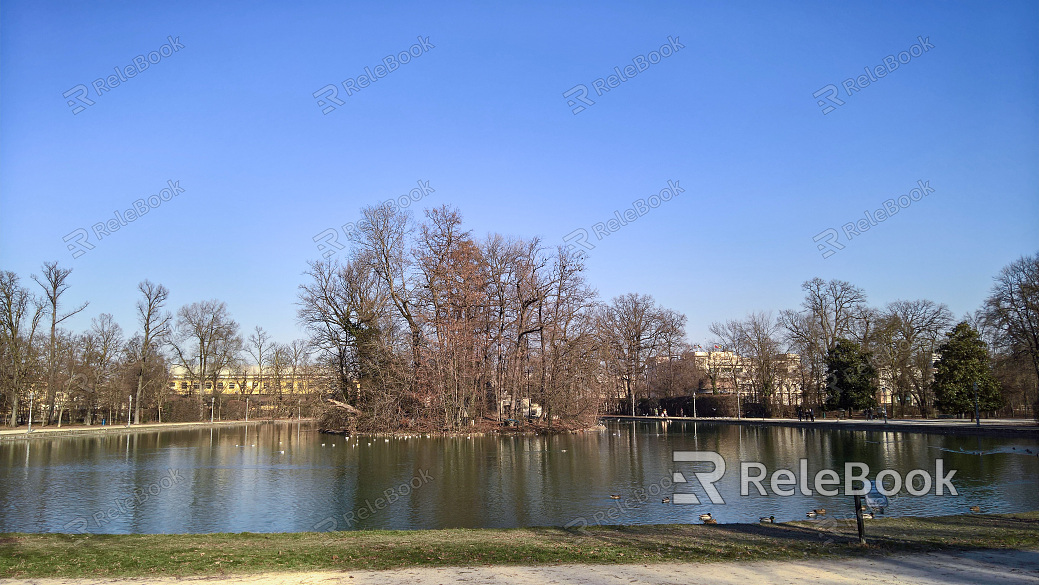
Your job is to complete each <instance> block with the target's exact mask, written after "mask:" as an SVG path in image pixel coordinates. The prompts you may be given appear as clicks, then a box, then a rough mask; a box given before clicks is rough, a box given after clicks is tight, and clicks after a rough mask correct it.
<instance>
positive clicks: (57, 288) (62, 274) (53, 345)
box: [32, 262, 89, 425]
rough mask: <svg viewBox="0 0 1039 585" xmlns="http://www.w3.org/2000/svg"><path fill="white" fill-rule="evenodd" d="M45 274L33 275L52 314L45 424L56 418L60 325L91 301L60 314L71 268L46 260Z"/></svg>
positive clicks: (43, 270)
mask: <svg viewBox="0 0 1039 585" xmlns="http://www.w3.org/2000/svg"><path fill="white" fill-rule="evenodd" d="M42 272H43V276H42V279H41V277H38V276H36V275H35V274H34V275H32V279H33V280H34V281H36V284H38V285H40V288H42V289H43V294H44V297H45V298H46V300H47V304H48V305H50V316H51V330H50V344H49V347H50V350H49V351H48V354H47V416H45V417H44V419H43V424H44V425H47V424H50V421H51V419H52V418H54V394H55V392H56V391H57V389H58V383H57V380H56V376H57V369H58V363H57V359H58V355H57V354H58V345H57V342H58V338H57V330H58V325H60V324H61V323H62V322H63V321H65V320H66V319H68V318H69V317H71V316H73V315H75V314H76V313H79V312H80V311H82V310H83V309H86V308H87V305H88V304H89V303H83V304H82V305H80V306H79V307H77V308H76V309H73V310H71V311H69V312H67V313H65V314H63V315H60V316H59V314H58V308H59V307H60V306H61V296H62V295H63V294H65V291H66V290H68V288H69V285H68V284H66V283H65V281H66V280H67V279H68V277H69V274H72V269H71V268H60V267H59V266H58V263H57V262H44V263H43V269H42Z"/></svg>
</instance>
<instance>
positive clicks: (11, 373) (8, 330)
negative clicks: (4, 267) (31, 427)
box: [0, 271, 44, 427]
mask: <svg viewBox="0 0 1039 585" xmlns="http://www.w3.org/2000/svg"><path fill="white" fill-rule="evenodd" d="M43 310H44V308H43V303H41V302H40V300H39V299H37V298H36V297H35V296H33V294H32V292H30V291H29V290H28V289H26V288H24V287H22V286H21V285H19V283H18V275H17V274H15V273H13V272H7V271H3V272H0V350H2V352H0V353H2V357H3V360H2V364H3V373H2V375H0V383H2V384H4V386H5V388H4V390H5V395H6V396H7V403H8V405H9V406H10V408H11V413H10V418H9V419H8V422H7V424H8V425H9V426H12V427H13V426H17V425H18V407H19V401H20V399H21V396H22V394H23V392H25V391H26V390H28V388H29V385H30V384H31V383H32V379H33V377H34V372H35V371H36V366H37V363H38V356H37V355H36V347H35V338H36V328H37V326H38V325H39V323H40V318H41V317H42V316H43Z"/></svg>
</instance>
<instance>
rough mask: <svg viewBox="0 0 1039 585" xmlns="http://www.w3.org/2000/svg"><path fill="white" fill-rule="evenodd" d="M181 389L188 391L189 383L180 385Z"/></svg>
mask: <svg viewBox="0 0 1039 585" xmlns="http://www.w3.org/2000/svg"><path fill="white" fill-rule="evenodd" d="M180 389H181V390H187V389H188V383H187V382H181V383H180Z"/></svg>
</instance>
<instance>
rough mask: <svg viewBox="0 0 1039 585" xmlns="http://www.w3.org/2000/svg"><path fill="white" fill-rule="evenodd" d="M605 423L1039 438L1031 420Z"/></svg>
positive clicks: (620, 418)
mask: <svg viewBox="0 0 1039 585" xmlns="http://www.w3.org/2000/svg"><path fill="white" fill-rule="evenodd" d="M601 418H602V420H604V421H605V420H611V421H633V422H662V421H671V422H675V421H680V422H696V423H703V424H730V425H741V426H777V427H793V428H805V429H825V430H841V431H880V432H909V433H923V434H931V435H980V436H992V437H1018V438H1021V437H1029V438H1033V439H1039V424H1036V423H1035V421H1033V420H1031V419H993V420H984V419H983V420H982V421H981V426H977V425H975V424H974V421H965V420H962V419H888V421H887V422H884V421H882V420H877V421H874V420H870V421H867V420H860V419H850V420H849V419H842V420H832V419H830V420H828V419H820V418H816V419H815V422H811V421H799V420H797V419H786V418H739V419H737V418H721V417H719V418H704V417H698V418H692V417H677V416H670V417H667V418H664V417H662V416H631V415H624V414H610V415H603V416H602V417H601Z"/></svg>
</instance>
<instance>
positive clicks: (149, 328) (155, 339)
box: [133, 279, 173, 424]
mask: <svg viewBox="0 0 1039 585" xmlns="http://www.w3.org/2000/svg"><path fill="white" fill-rule="evenodd" d="M137 290H139V291H140V292H141V296H142V298H141V299H140V300H138V301H137V321H138V323H140V325H141V332H140V339H139V343H138V344H136V348H137V350H138V352H139V353H138V354H137V355H136V361H137V394H136V399H135V400H134V403H135V406H134V415H133V418H134V424H141V408H143V406H142V404H143V402H142V400H141V398H142V397H143V392H144V387H145V383H146V374H147V373H148V371H149V370H150V366H151V362H152V361H154V360H155V358H156V356H157V355H158V354H159V352H160V351H161V347H162V345H163V344H165V343H166V342H167V341H168V338H169V335H170V332H171V328H170V325H171V322H172V320H173V316H172V315H171V314H170V313H169V311H166V310H165V308H166V300H167V299H168V298H169V294H170V293H169V290H167V289H166V287H164V286H162V285H161V284H155V283H153V282H152V281H150V280H147V279H145V280H144V281H142V282H141V283H140V284H138V285H137Z"/></svg>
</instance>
